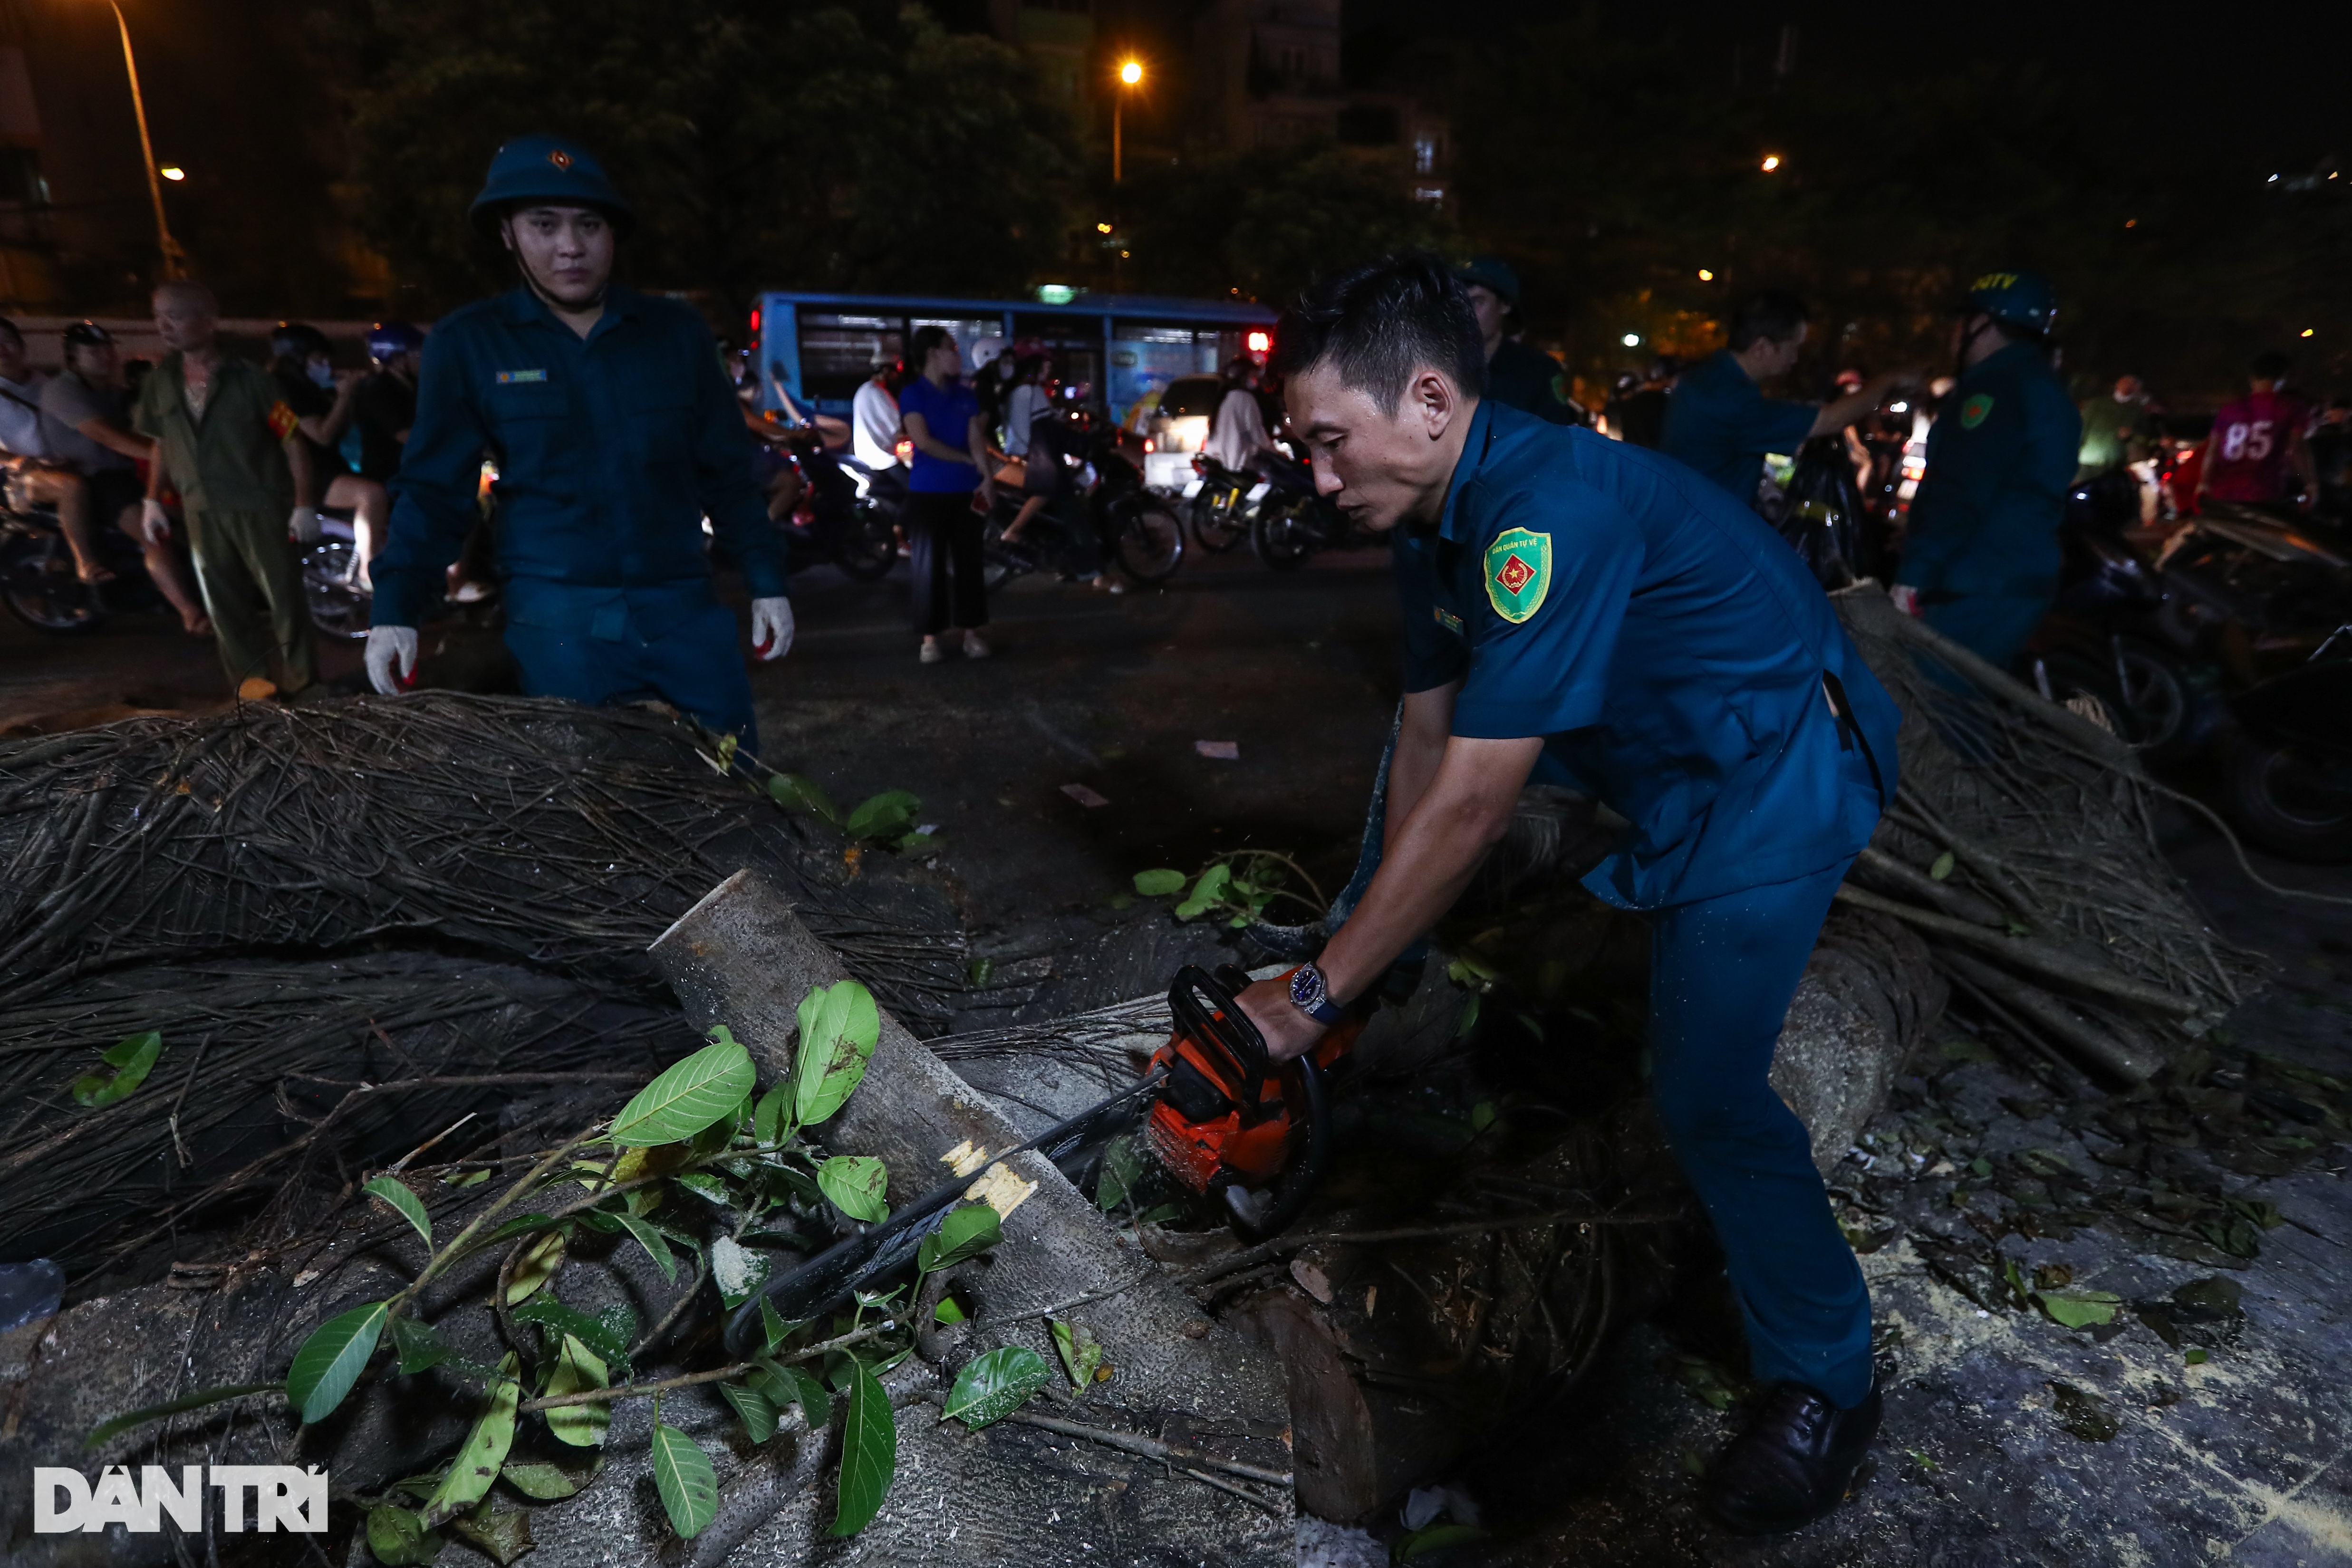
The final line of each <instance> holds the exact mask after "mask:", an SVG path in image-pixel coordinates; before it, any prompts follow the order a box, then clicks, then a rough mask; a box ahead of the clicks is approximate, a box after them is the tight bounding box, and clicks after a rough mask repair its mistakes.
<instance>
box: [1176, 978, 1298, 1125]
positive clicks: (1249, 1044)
mask: <svg viewBox="0 0 2352 1568" xmlns="http://www.w3.org/2000/svg"><path fill="white" fill-rule="evenodd" d="M1168 1010H1169V1011H1170V1012H1171V1013H1172V1014H1174V1015H1175V1019H1176V1032H1177V1033H1179V1034H1181V1035H1182V1036H1184V1037H1185V1038H1186V1039H1188V1040H1192V1042H1193V1043H1194V1044H1196V1045H1199V1046H1201V1047H1202V1048H1203V1049H1205V1050H1214V1051H1218V1052H1220V1053H1222V1054H1223V1056H1224V1057H1225V1058H1226V1060H1228V1061H1231V1062H1232V1063H1233V1066H1234V1073H1235V1082H1239V1083H1244V1084H1247V1085H1249V1087H1250V1092H1251V1094H1252V1096H1253V1097H1255V1093H1256V1088H1257V1085H1258V1084H1260V1083H1262V1082H1265V1080H1266V1079H1268V1078H1271V1077H1273V1076H1274V1071H1275V1066H1274V1055H1273V1053H1272V1052H1271V1051H1267V1050H1266V1048H1265V1036H1264V1035H1262V1034H1260V1033H1258V1031H1257V1025H1255V1024H1254V1023H1252V1022H1250V1019H1249V1015H1248V1014H1247V1013H1245V1012H1244V1011H1242V1005H1241V1001H1240V999H1239V998H1238V996H1237V995H1236V988H1234V987H1233V986H1231V985H1229V984H1227V983H1226V982H1225V981H1224V980H1223V978H1222V977H1218V976H1213V975H1211V974H1210V973H1209V972H1208V971H1207V970H1206V969H1203V968H1202V967H1201V966H1200V965H1198V964H1187V965H1185V966H1184V967H1182V968H1181V969H1179V970H1177V971H1176V979H1175V981H1174V983H1173V984H1171V986H1170V987H1169V988H1168Z"/></svg>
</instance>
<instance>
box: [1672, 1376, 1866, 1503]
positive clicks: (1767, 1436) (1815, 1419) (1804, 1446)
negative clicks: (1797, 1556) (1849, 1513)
mask: <svg viewBox="0 0 2352 1568" xmlns="http://www.w3.org/2000/svg"><path fill="white" fill-rule="evenodd" d="M1878 1413H1879V1401H1878V1390H1877V1389H1876V1388H1873V1389H1872V1390H1871V1391H1870V1396H1869V1397H1868V1398H1866V1399H1864V1401H1863V1402H1862V1403H1861V1404H1859V1405H1857V1406H1854V1407H1853V1409H1851V1410H1841V1409H1839V1408H1838V1407H1837V1406H1834V1405H1832V1404H1831V1403H1830V1402H1829V1401H1828V1400H1827V1399H1826V1398H1824V1397H1822V1396H1821V1395H1820V1394H1818V1393H1816V1392H1815V1391H1814V1390H1812V1389H1811V1388H1808V1387H1806V1386H1805V1385H1803V1384H1801V1383H1778V1384H1775V1385H1773V1386H1772V1389H1771V1392H1769V1394H1767V1395H1765V1396H1764V1403H1763V1405H1762V1406H1760V1407H1759V1409H1758V1410H1757V1412H1756V1414H1755V1416H1752V1417H1751V1418H1750V1419H1749V1421H1748V1428H1747V1430H1745V1431H1743V1432H1741V1433H1740V1434H1739V1436H1738V1437H1734V1438H1733V1439H1732V1440H1731V1442H1730V1444H1729V1445H1728V1446H1727V1447H1726V1448H1725V1449H1724V1450H1723V1452H1722V1453H1721V1454H1720V1455H1718V1456H1717V1458H1716V1461H1715V1466H1714V1468H1713V1469H1710V1470H1709V1471H1708V1472H1707V1478H1706V1505H1707V1511H1708V1512H1710V1513H1712V1514H1713V1515H1714V1516H1715V1518H1716V1521H1717V1522H1718V1523H1720V1524H1721V1525H1723V1526H1724V1528H1726V1529H1727V1530H1732V1531H1738V1532H1739V1533H1740V1534H1742V1535H1770V1534H1776V1533H1778V1532H1779V1531H1786V1530H1795V1529H1798V1528H1799V1527H1801V1526H1803V1525H1807V1524H1810V1523H1811V1522H1812V1521H1814V1520H1817V1519H1819V1518H1821V1517H1822V1515H1823V1514H1825V1513H1827V1512H1829V1511H1831V1510H1832V1509H1833V1508H1835V1507H1837V1505H1838V1504H1839V1503H1841V1502H1843V1500H1845V1493H1846V1488H1847V1487H1848V1486H1850V1485H1852V1484H1853V1472H1854V1470H1855V1469H1856V1468H1857V1467H1859V1466H1860V1465H1861V1463H1862V1456H1863V1454H1864V1451H1865V1450H1867V1449H1868V1448H1869V1447H1870V1439H1871V1438H1872V1437H1875V1436H1876V1435H1877V1432H1878Z"/></svg>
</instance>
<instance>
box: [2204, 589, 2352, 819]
mask: <svg viewBox="0 0 2352 1568" xmlns="http://www.w3.org/2000/svg"><path fill="white" fill-rule="evenodd" d="M2230 712H2231V716H2232V717H2234V718H2235V719H2236V720H2237V729H2236V732H2235V733H2234V734H2233V735H2231V737H2230V742H2229V746H2228V747H2227V750H2226V753H2225V758H2224V768H2223V773H2222V780H2223V789H2224V790H2225V791H2226V792H2227V795H2228V798H2229V803H2230V808H2231V815H2232V816H2234V817H2235V818H2236V819H2237V820H2238V825H2239V826H2240V827H2241V828H2242V830H2243V831H2244V832H2245V835H2246V837H2248V838H2249V839H2252V841H2254V842H2255V843H2257V844H2260V845H2261V846H2262V847H2263V848H2264V849H2266V850H2270V851H2272V852H2273V853H2276V854H2282V855H2287V856H2290V857H2292V858H2294V859H2295V860H2305V861H2322V862H2335V861H2345V860H2352V624H2347V625H2343V626H2339V627H2337V628H2336V632H2335V634H2334V635H2332V636H2331V637H2329V638H2328V639H2327V641H2326V642H2325V643H2321V644H2320V646H2319V650H2318V652H2316V653H2314V654H2312V656H2311V657H2310V658H2309V659H2308V660H2306V661H2305V663H2303V664H2298V665H2296V666H2295V667H2294V668H2293V669H2291V670H2288V671H2287V672H2285V673H2284V674H2278V675H2273V676H2272V677H2271V678H2270V679H2268V680H2266V681H2263V683H2261V684H2260V685H2256V686H2254V687H2253V688H2252V689H2251V690H2249V691H2244V692H2241V693H2239V694H2238V695H2236V696H2235V697H2232V698H2231V700H2230Z"/></svg>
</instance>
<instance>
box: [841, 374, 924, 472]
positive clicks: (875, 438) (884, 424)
mask: <svg viewBox="0 0 2352 1568" xmlns="http://www.w3.org/2000/svg"><path fill="white" fill-rule="evenodd" d="M912 373H913V372H912V371H908V369H907V361H904V360H886V361H882V362H881V363H880V364H877V365H876V366H875V367H874V373H873V374H872V375H871V376H868V377H867V378H866V380H865V381H864V382H862V383H860V384H859V386H858V388H857V395H856V396H855V397H853V398H851V399H850V400H849V441H850V447H849V450H850V454H851V455H852V456H854V457H856V459H857V461H858V462H860V463H862V464H864V465H865V466H866V472H867V473H869V474H873V475H876V476H881V475H885V474H894V473H897V471H898V469H899V468H900V466H901V465H900V464H899V462H898V443H899V441H900V440H902V439H903V438H904V433H903V432H902V431H900V430H899V428H898V389H899V388H900V387H902V386H904V385H906V383H907V378H908V376H909V375H911V374H912ZM898 477H900V478H904V477H905V476H904V475H898Z"/></svg>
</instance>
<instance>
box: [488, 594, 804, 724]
mask: <svg viewBox="0 0 2352 1568" xmlns="http://www.w3.org/2000/svg"><path fill="white" fill-rule="evenodd" d="M617 619H619V621H620V623H619V624H617V625H607V626H604V627H600V628H597V629H595V630H581V631H570V630H558V629H556V628H553V627H549V626H540V625H525V624H522V623H520V622H512V621H510V622H508V624H507V647H508V648H509V650H510V651H511V652H512V653H513V654H514V656H515V662H516V663H517V664H520V665H521V666H522V689H523V690H524V692H526V693H527V694H529V695H531V696H535V697H568V698H570V699H571V700H572V701H573V702H576V703H586V704H589V705H590V706H600V705H602V704H605V703H614V702H630V701H635V700H638V699H641V698H646V697H658V698H660V699H661V700H662V701H663V702H666V703H668V704H669V705H670V706H672V707H675V708H677V709H678V710H679V711H680V712H682V713H687V714H691V715H692V716H694V717H695V718H696V719H697V720H698V722H699V723H700V724H701V725H702V727H704V728H706V729H709V730H711V731H713V732H714V733H717V734H719V735H732V736H735V737H738V743H739V744H740V747H741V748H742V749H743V750H744V751H745V752H747V753H749V754H751V755H752V756H755V757H756V756H757V755H759V750H760V735H759V730H758V727H756V725H755V724H754V723H753V720H752V717H751V676H750V675H749V674H746V673H745V670H744V667H743V653H742V650H741V649H740V648H739V647H738V646H737V645H736V637H737V628H736V623H735V613H734V612H732V611H730V610H729V609H728V608H727V607H726V606H725V605H723V604H712V605H710V606H709V608H708V609H706V610H703V611H701V612H698V613H697V614H695V615H693V616H692V617H690V618H689V619H688V620H686V621H683V622H679V623H677V625H674V626H670V627H667V628H666V629H665V630H664V631H663V632H661V634H660V635H658V636H656V637H653V638H651V639H648V638H646V636H644V635H643V634H642V633H641V632H639V631H638V630H637V628H636V626H635V623H634V622H631V621H629V620H627V619H626V618H617ZM600 630H601V631H607V632H611V633H612V635H609V636H600V635H598V634H597V631H600Z"/></svg>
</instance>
